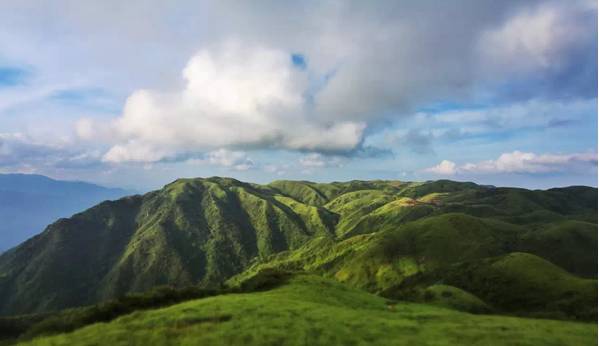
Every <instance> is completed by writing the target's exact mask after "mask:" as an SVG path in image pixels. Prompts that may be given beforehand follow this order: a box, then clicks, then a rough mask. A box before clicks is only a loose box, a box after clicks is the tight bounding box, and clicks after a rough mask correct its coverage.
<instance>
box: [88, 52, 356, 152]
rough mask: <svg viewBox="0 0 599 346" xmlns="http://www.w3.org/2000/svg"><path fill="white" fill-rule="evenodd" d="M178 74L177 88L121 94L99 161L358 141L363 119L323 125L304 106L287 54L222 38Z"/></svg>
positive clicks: (344, 146)
mask: <svg viewBox="0 0 599 346" xmlns="http://www.w3.org/2000/svg"><path fill="white" fill-rule="evenodd" d="M183 76H184V79H185V82H186V85H185V88H184V89H183V90H181V91H179V92H171V93H161V92H155V91H149V90H139V91H136V92H135V93H133V94H132V95H131V96H130V97H129V98H128V100H127V102H126V105H125V108H124V111H123V115H122V116H121V117H120V118H118V119H116V120H115V121H114V122H113V123H112V124H111V128H112V131H111V132H112V133H113V134H116V138H117V143H116V144H115V145H113V146H112V148H111V149H110V150H109V151H108V152H107V153H106V155H105V156H104V160H105V161H108V162H123V161H138V162H153V161H159V160H163V159H168V158H172V157H173V156H176V155H177V154H180V153H181V152H193V151H195V152H198V151H199V152H201V151H207V150H211V149H215V148H223V147H239V146H245V147H273V148H283V149H292V150H314V151H319V150H322V151H347V150H351V149H354V148H356V147H357V146H358V145H359V144H360V143H361V141H362V136H363V131H364V129H365V124H363V123H360V122H349V121H337V122H330V121H325V122H322V121H320V119H319V118H318V117H317V116H315V115H313V114H310V112H309V111H307V110H306V107H307V105H306V101H305V99H304V95H303V93H304V92H305V90H306V88H307V76H306V74H305V72H303V71H301V70H299V69H297V68H295V67H294V66H293V65H292V63H291V59H290V54H289V53H287V52H284V51H281V50H277V49H271V48H264V47H259V46H248V45H242V44H240V43H235V42H229V43H226V44H224V45H221V46H217V47H212V48H209V49H204V50H202V51H200V52H199V53H197V54H196V55H195V56H194V57H193V58H192V59H191V60H190V61H189V63H188V64H187V66H186V68H185V69H184V71H183ZM92 128H94V126H92V125H90V124H89V123H88V121H82V122H80V123H79V131H78V132H79V134H80V135H82V136H85V137H88V138H89V137H90V136H89V132H90V129H92ZM104 132H106V131H104ZM109 132H110V131H109Z"/></svg>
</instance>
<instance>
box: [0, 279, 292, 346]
mask: <svg viewBox="0 0 599 346" xmlns="http://www.w3.org/2000/svg"><path fill="white" fill-rule="evenodd" d="M291 277H292V274H291V273H286V272H281V271H275V270H264V271H262V272H260V274H259V275H255V276H254V277H252V278H251V279H249V280H245V281H244V282H243V284H242V285H240V286H239V287H232V288H225V289H217V290H215V289H202V288H199V287H197V286H189V287H185V288H179V289H176V288H173V287H169V286H159V287H154V288H153V289H151V290H149V291H146V292H144V293H133V294H128V295H126V296H123V297H120V298H118V299H114V300H110V301H107V302H102V303H98V304H95V305H90V306H85V307H78V308H71V309H65V310H61V311H58V312H46V313H40V314H30V315H19V316H9V317H0V345H11V344H14V343H16V342H24V341H28V340H31V339H34V338H36V337H41V336H48V335H55V334H60V333H68V332H71V331H73V330H76V329H79V328H82V327H84V326H87V325H90V324H94V323H98V322H109V321H112V320H114V319H115V318H117V317H119V316H123V315H127V314H130V313H133V312H135V311H140V310H148V309H152V308H159V307H163V306H169V305H173V304H176V303H179V302H182V301H187V300H192V299H200V298H205V297H210V296H215V295H223V294H231V293H242V292H243V293H249V292H258V291H263V290H268V289H272V288H275V287H278V286H281V285H283V284H285V283H286V282H287V281H288V280H289V279H290V278H291Z"/></svg>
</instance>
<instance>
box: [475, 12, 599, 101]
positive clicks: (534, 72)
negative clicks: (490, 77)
mask: <svg viewBox="0 0 599 346" xmlns="http://www.w3.org/2000/svg"><path fill="white" fill-rule="evenodd" d="M596 27H597V5H596V3H593V2H590V1H573V2H568V3H560V2H555V1H552V2H546V3H541V4H539V5H536V6H531V7H524V8H522V9H520V10H519V11H517V12H516V14H515V15H513V16H511V17H510V18H508V19H507V20H506V21H505V22H503V23H501V25H499V26H497V27H495V28H492V29H488V30H486V31H484V32H483V34H482V35H481V37H480V40H479V42H478V48H479V51H480V54H481V57H480V58H481V60H482V61H485V62H487V64H486V66H485V69H486V70H487V71H489V72H491V73H493V74H494V77H496V76H497V75H503V78H504V81H507V83H508V84H509V85H510V86H511V88H508V89H512V90H508V91H506V93H507V94H508V95H511V97H520V98H528V97H530V96H531V94H536V95H542V94H544V95H548V96H554V97H555V96H559V97H571V96H573V95H574V96H576V97H580V96H584V97H594V96H595V95H596V93H597V89H596V88H597V30H595V29H590V28H596ZM526 79H532V80H534V81H535V83H534V84H535V86H537V88H536V89H533V90H530V89H529V90H526V86H527V83H524V82H523V81H524V80H526ZM518 84H520V85H518ZM528 86H530V84H528Z"/></svg>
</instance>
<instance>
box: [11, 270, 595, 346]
mask: <svg viewBox="0 0 599 346" xmlns="http://www.w3.org/2000/svg"><path fill="white" fill-rule="evenodd" d="M596 339H597V327H596V325H594V324H584V323H574V322H563V321H550V320H541V319H525V318H515V317H504V316H490V315H472V314H468V313H463V312H458V311H454V310H449V309H444V308H440V307H435V306H431V305H425V304H415V303H398V302H391V301H387V300H385V299H383V298H381V297H378V296H375V295H371V294H368V293H365V292H363V291H359V290H355V289H352V288H349V287H347V286H344V285H342V284H339V283H336V282H334V281H330V280H326V279H323V278H320V277H315V276H305V275H299V276H296V277H294V278H292V279H290V281H289V283H288V284H286V285H284V286H282V287H279V288H276V289H273V290H271V291H265V292H257V293H248V294H229V295H224V296H216V297H211V298H204V299H200V300H193V301H188V302H185V303H181V304H177V305H173V306H170V307H167V308H162V309H157V310H150V311H138V312H135V313H133V314H130V315H127V316H123V317H120V318H118V319H116V320H114V321H112V322H109V323H97V324H93V325H90V326H87V327H84V328H82V329H79V330H76V331H74V332H72V333H68V334H61V335H56V336H51V337H45V338H38V339H35V340H33V341H31V342H29V343H23V345H38V346H44V345H52V346H57V345H115V346H116V345H416V344H417V345H595V344H596Z"/></svg>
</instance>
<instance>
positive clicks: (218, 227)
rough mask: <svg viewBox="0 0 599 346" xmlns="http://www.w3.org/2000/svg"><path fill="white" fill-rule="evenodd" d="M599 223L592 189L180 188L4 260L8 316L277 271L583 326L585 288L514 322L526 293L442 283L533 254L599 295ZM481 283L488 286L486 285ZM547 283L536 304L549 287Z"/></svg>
mask: <svg viewBox="0 0 599 346" xmlns="http://www.w3.org/2000/svg"><path fill="white" fill-rule="evenodd" d="M596 218H597V189H594V188H587V187H572V188H562V189H551V190H547V191H539V190H535V191H530V190H525V189H511V188H494V187H488V186H479V185H476V184H473V183H459V182H452V181H446V180H445V181H434V182H425V183H408V182H397V181H350V182H334V183H330V184H317V183H311V182H305V181H300V182H294V181H277V182H273V183H271V184H268V185H256V184H248V183H243V182H240V181H237V180H235V179H230V178H217V177H214V178H207V179H199V178H198V179H180V180H177V181H175V182H173V183H171V184H168V185H166V186H165V187H164V188H163V189H161V190H158V191H154V192H150V193H148V194H145V195H143V196H132V197H128V198H124V199H121V200H118V201H114V202H105V203H102V204H100V205H98V206H96V207H93V208H91V209H89V210H87V211H85V212H82V213H80V214H77V215H75V216H73V217H72V218H70V219H61V220H59V221H57V222H56V223H54V224H52V225H50V226H48V228H47V229H46V231H44V232H43V233H42V234H41V235H39V236H37V237H34V238H32V239H30V240H28V241H27V242H25V243H23V244H22V245H20V246H18V247H17V248H14V249H12V250H10V251H8V252H7V253H5V254H3V255H2V256H0V314H14V313H29V312H40V311H51V310H55V309H61V308H65V307H73V306H79V305H84V304H92V303H95V302H99V301H104V300H106V299H110V298H114V297H119V296H121V295H123V294H126V293H130V292H140V291H145V290H148V289H150V288H152V287H155V286H158V285H164V284H168V285H173V286H178V287H184V286H188V285H199V286H200V287H205V288H210V287H213V288H214V287H221V286H222V285H223V284H224V283H225V282H226V281H227V280H229V281H228V283H229V284H236V283H239V282H241V281H243V280H245V279H247V278H249V277H252V276H253V275H254V274H255V273H256V272H258V271H259V270H261V269H263V268H277V269H292V270H303V271H309V272H313V273H318V274H320V275H323V276H325V277H329V278H334V279H336V280H338V281H340V282H343V283H346V284H348V285H350V286H352V287H355V288H360V289H365V290H368V291H370V292H373V293H385V292H387V293H389V294H392V293H390V292H395V293H397V292H400V293H401V295H402V297H404V298H405V299H412V300H418V301H422V299H424V298H426V297H428V298H427V299H428V301H430V302H433V301H434V302H438V303H439V304H440V305H444V304H445V306H454V307H458V308H459V306H461V304H462V303H464V304H466V306H470V305H472V304H473V305H472V306H478V308H481V309H483V308H482V307H483V306H486V307H487V308H489V309H490V311H497V312H502V313H503V312H508V313H523V312H524V313H529V314H543V313H550V314H551V316H557V317H560V318H582V319H589V318H590V317H589V316H590V314H589V313H585V314H578V315H576V314H572V311H575V310H577V307H578V306H579V305H580V304H587V303H588V302H589V301H591V302H592V299H591V298H593V297H594V301H596V294H593V295H592V296H591V297H590V296H589V293H588V292H590V291H589V290H587V289H586V288H584V289H579V288H580V287H581V286H579V285H578V284H576V282H577V281H576V280H566V281H565V283H564V291H560V292H561V293H559V294H570V295H571V294H572V293H568V292H575V293H574V296H576V297H584V298H582V299H570V303H568V304H565V303H564V304H558V306H557V308H555V306H549V307H548V306H546V305H543V304H544V303H543V302H546V301H543V302H541V303H538V304H536V305H530V306H527V307H526V309H527V310H526V311H517V309H513V308H511V307H509V304H508V305H505V304H504V303H503V302H504V300H502V299H505V301H509V299H512V298H513V296H515V295H517V294H520V293H519V292H520V291H519V290H520V288H518V287H519V286H517V285H515V286H513V287H515V289H514V290H513V291H512V290H510V287H512V286H511V284H509V282H511V281H509V280H508V284H506V285H504V286H502V287H503V289H502V292H503V294H505V297H498V296H493V295H491V296H488V295H485V294H483V293H484V292H483V293H481V291H477V290H476V287H475V288H472V287H466V286H465V285H462V284H458V283H459V282H461V281H460V280H458V279H457V278H458V276H452V277H451V278H454V279H455V280H457V281H456V282H458V281H459V282H458V283H452V282H453V281H452V282H450V277H449V276H444V275H441V276H439V275H438V274H439V273H450V272H451V270H452V268H457V266H459V265H462V264H465V263H486V262H484V260H486V259H492V258H498V256H503V255H507V254H510V253H516V252H517V253H522V252H524V253H529V254H532V255H535V256H538V257H540V258H541V259H544V260H545V261H548V262H551V263H549V264H550V265H552V266H557V267H560V268H562V269H563V270H565V271H566V272H568V273H569V274H568V273H566V274H568V275H573V276H572V277H574V278H576V279H579V277H584V278H588V279H591V280H590V281H585V282H590V283H591V284H596V280H594V279H596V277H597V271H596V268H597V246H596V244H597V224H596ZM535 258H536V257H535ZM481 261H482V262H481ZM525 262H526V261H525ZM527 263H528V264H527ZM529 264H530V265H531V266H532V267H531V268H534V266H536V265H537V264H538V263H537V262H535V261H528V262H526V263H524V265H525V266H528V265H529ZM66 268H68V270H67V269H66ZM560 268H558V269H559V270H562V269H560ZM532 271H534V270H532V269H531V270H530V272H532ZM472 273H474V274H473V275H480V277H481V280H484V279H483V278H484V277H485V276H484V275H487V271H472ZM497 273H498V274H493V275H496V276H497V275H499V276H501V277H503V276H505V277H506V278H507V277H508V276H509V275H511V273H508V271H503V272H497ZM523 273H524V274H523V275H524V276H526V275H527V274H526V271H525V272H523ZM430 278H434V279H435V280H436V281H433V282H428V281H427V280H429V279H430ZM506 280H507V279H506ZM510 280H511V279H510ZM424 283H426V285H424ZM538 283H539V284H537V285H536V286H534V287H535V289H539V290H540V289H543V285H550V281H549V280H547V281H544V282H541V281H538ZM436 284H439V285H445V286H447V287H445V286H439V287H445V288H443V289H439V287H436V286H434V285H436ZM423 285H424V286H423ZM585 285H588V284H585ZM429 286H431V287H430V288H429ZM571 286H572V287H571ZM583 286H584V285H583ZM585 287H587V286H585ZM446 291H447V292H450V293H451V297H449V296H447V295H448V294H447V293H445V292H446ZM583 291H584V292H586V293H581V292H583ZM406 292H411V293H412V294H413V296H410V297H406V296H405V294H406ZM427 292H428V293H427ZM531 292H533V293H534V292H536V291H535V290H532V291H531ZM395 293H393V294H395ZM579 293H580V294H579ZM397 294H399V293H397ZM556 294H557V293H556ZM422 297H424V298H422ZM511 297H512V298H511ZM541 297H544V298H543V299H553V298H554V297H555V296H552V295H542V296H541ZM552 297H553V298H552ZM421 298H422V299H421ZM449 298H452V299H449ZM458 298H459V299H458ZM589 299H591V300H589ZM495 300H497V301H495ZM479 301H480V302H479ZM475 302H476V304H475ZM479 303H480V304H479ZM546 303H547V304H549V303H548V302H546ZM462 305H463V304H462ZM478 308H473V309H475V310H476V309H478ZM464 309H466V310H468V309H470V308H464ZM485 309H486V308H485ZM578 310H582V309H578ZM559 314H562V315H559ZM558 315H559V316H558ZM593 318H594V317H593Z"/></svg>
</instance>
